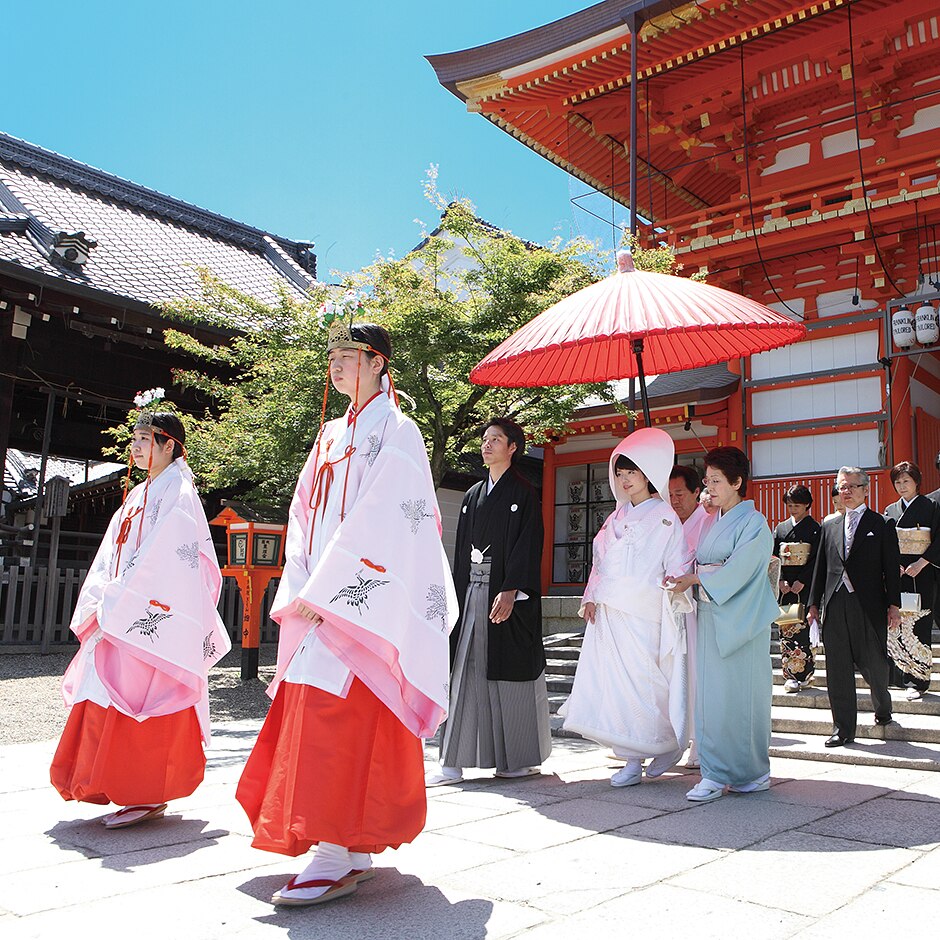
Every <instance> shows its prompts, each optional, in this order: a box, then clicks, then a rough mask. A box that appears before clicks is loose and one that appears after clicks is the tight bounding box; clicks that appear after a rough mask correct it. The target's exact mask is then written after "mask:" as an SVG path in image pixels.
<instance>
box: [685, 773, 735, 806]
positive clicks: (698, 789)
mask: <svg viewBox="0 0 940 940" xmlns="http://www.w3.org/2000/svg"><path fill="white" fill-rule="evenodd" d="M724 795H725V788H724V785H723V784H721V783H716V782H715V781H714V780H709V779H708V778H707V777H702V779H701V780H699V782H698V783H697V784H695V786H694V787H692V789H691V790H689V792H688V793H686V795H685V798H686V799H687V800H689V801H690V802H692V803H710V802H711V801H712V800H717V799H720V798H721V797H723V796H724Z"/></svg>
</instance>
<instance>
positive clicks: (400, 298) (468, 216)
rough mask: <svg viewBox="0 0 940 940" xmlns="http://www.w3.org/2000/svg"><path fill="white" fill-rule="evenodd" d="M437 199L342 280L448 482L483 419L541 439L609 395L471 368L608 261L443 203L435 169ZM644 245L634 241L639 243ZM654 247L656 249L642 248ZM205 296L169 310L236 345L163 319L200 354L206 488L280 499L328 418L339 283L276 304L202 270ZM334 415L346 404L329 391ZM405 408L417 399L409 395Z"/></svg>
mask: <svg viewBox="0 0 940 940" xmlns="http://www.w3.org/2000/svg"><path fill="white" fill-rule="evenodd" d="M427 189H428V196H429V199H430V200H431V202H432V204H433V205H434V207H435V208H436V209H437V210H438V211H439V212H441V222H440V225H439V227H438V228H437V229H435V230H434V231H433V232H431V233H430V234H426V235H425V237H424V238H423V240H422V242H421V244H420V245H419V246H418V247H417V248H416V249H414V250H413V251H412V252H410V253H409V254H408V255H406V256H405V257H404V258H401V259H396V258H379V259H378V260H376V262H375V263H373V264H372V265H370V266H369V267H367V268H365V269H364V270H362V271H360V272H358V273H357V274H355V275H351V276H349V277H347V278H344V279H343V284H342V288H344V289H345V288H348V287H354V288H357V289H361V290H363V291H365V293H366V295H367V298H368V299H367V302H366V308H367V310H366V316H365V319H369V320H373V321H375V322H379V323H382V324H383V325H384V326H386V327H387V328H388V330H389V332H390V333H391V335H392V338H393V344H394V350H393V359H392V371H393V375H394V377H395V382H396V385H397V387H398V388H399V389H400V390H402V391H404V392H407V393H408V395H409V396H411V397H412V398H413V399H414V401H415V403H416V408H415V409H414V410H413V411H411V412H409V414H410V415H411V416H412V417H413V418H414V420H415V421H416V422H417V424H418V426H419V427H420V429H421V431H422V433H423V435H424V438H425V442H426V444H427V448H428V454H429V457H430V461H431V468H432V473H433V476H434V480H435V483H436V484H439V483H440V482H441V480H442V478H443V476H444V473H445V472H446V471H447V470H448V469H467V468H468V467H469V462H468V457H469V455H470V454H474V453H477V452H478V442H479V431H480V428H481V425H482V424H483V423H484V422H485V421H486V420H488V419H489V418H491V417H493V416H496V415H507V416H509V417H511V418H513V419H514V420H515V421H517V422H519V423H520V424H521V425H522V426H523V427H524V428H526V430H527V431H528V433H529V435H530V438H531V439H532V441H533V442H534V443H536V444H537V443H540V442H542V441H544V440H545V439H546V437H547V436H548V435H551V434H552V433H553V432H559V431H562V430H563V429H564V427H565V424H566V422H567V421H568V419H569V418H570V416H571V413H572V412H573V411H574V409H575V408H576V407H577V406H578V405H579V404H580V403H581V402H583V401H584V400H585V399H586V398H588V397H589V396H593V397H595V398H598V399H600V400H606V401H611V402H612V401H613V398H612V395H611V392H610V389H609V387H608V385H607V384H606V383H601V384H594V385H577V386H562V387H552V388H527V389H500V388H487V387H484V386H478V385H473V384H471V383H470V381H469V378H468V376H469V373H470V370H471V369H472V368H473V366H474V365H476V363H477V362H479V361H480V359H482V358H483V357H484V356H485V355H486V354H487V353H488V352H490V351H491V350H492V349H493V348H494V347H495V346H497V345H498V344H499V343H500V342H502V341H503V340H504V339H506V338H507V337H508V336H510V335H511V334H512V333H513V332H514V331H515V330H517V329H518V328H519V327H521V326H522V325H523V324H525V323H527V322H528V321H529V320H531V319H532V318H533V317H535V316H536V315H537V314H539V313H541V312H542V311H543V310H545V309H546V308H548V307H549V306H551V305H552V304H554V303H556V302H557V301H558V300H560V299H562V298H563V297H565V296H567V295H569V294H571V293H573V292H574V291H577V290H579V289H581V288H582V287H585V286H587V285H588V284H590V283H592V282H594V281H595V280H597V279H598V278H599V277H601V276H602V275H603V274H605V273H606V271H604V270H602V262H601V259H600V258H599V257H598V255H597V254H596V253H595V252H594V250H593V247H592V246H590V245H589V244H587V243H584V242H574V243H569V244H565V245H562V244H560V243H553V244H552V245H550V246H547V247H545V246H540V245H533V244H531V243H528V242H524V241H522V240H521V239H519V238H517V237H516V236H514V235H513V234H511V233H509V232H506V231H502V230H500V229H497V228H494V227H493V226H490V225H488V224H487V223H485V222H483V221H481V220H480V219H479V218H477V217H476V215H475V213H474V210H473V207H472V205H470V203H468V202H466V201H458V202H451V203H449V204H447V203H445V202H444V201H443V200H442V199H441V197H440V196H439V194H438V193H437V191H436V189H435V187H434V178H433V172H432V173H431V174H430V176H429V184H428V187H427ZM635 247H636V246H635ZM647 254H650V255H651V256H650V257H645V255H647ZM638 255H639V257H637V266H638V267H642V268H646V269H647V270H649V269H654V270H666V269H667V268H669V269H670V273H672V272H674V271H675V258H674V257H673V256H672V254H671V252H670V251H669V250H668V249H652V250H647V251H644V250H643V249H638ZM201 277H202V284H203V298H202V299H201V300H200V301H192V300H188V301H180V302H178V303H173V304H170V305H168V306H167V309H166V312H167V313H168V314H169V315H170V316H172V317H176V318H178V319H180V320H183V321H184V322H186V323H189V324H194V325H202V326H214V327H224V328H226V329H228V330H234V331H235V332H234V335H233V336H232V338H231V340H230V342H228V343H226V344H221V345H217V346H210V345H206V344H204V343H201V342H200V341H199V340H197V339H196V338H195V337H194V336H192V335H191V334H189V333H187V332H186V331H184V330H175V329H171V330H167V332H166V341H167V344H168V345H170V346H172V347H174V348H176V349H180V350H184V351H186V352H188V353H189V354H191V355H192V356H194V357H195V359H196V360H197V363H198V365H197V366H196V367H194V368H192V369H187V370H181V371H178V372H177V373H176V376H175V377H176V380H177V381H178V382H179V383H180V384H182V385H183V386H185V387H188V388H190V389H195V390H196V391H197V392H199V393H201V395H203V396H205V399H206V401H207V403H208V404H207V407H206V411H205V414H204V415H202V416H197V417H196V418H195V419H191V420H190V421H188V422H187V427H188V431H187V433H188V434H189V435H190V448H189V450H190V453H191V455H192V456H191V461H192V463H193V465H194V468H195V469H196V471H197V473H198V475H199V477H200V480H201V481H202V483H203V485H206V486H209V487H211V488H215V489H225V488H229V489H231V488H238V489H239V490H241V491H242V492H243V493H244V495H245V496H247V497H248V498H252V499H259V500H263V501H265V502H275V503H284V502H285V501H286V500H287V499H289V497H290V493H291V491H292V489H293V486H294V482H295V480H296V478H297V474H298V472H299V470H300V467H301V465H302V464H303V461H304V459H305V457H306V454H307V452H308V450H309V448H310V446H311V443H312V441H313V438H314V435H315V434H316V431H317V428H318V427H319V423H320V413H321V406H322V401H323V391H324V382H325V377H326V356H325V352H324V345H325V338H326V337H325V330H324V329H323V327H322V326H321V324H320V322H319V319H318V317H317V308H318V306H319V304H320V302H321V301H322V300H323V299H324V297H326V296H328V295H329V293H330V291H331V290H332V288H327V287H321V288H318V289H317V290H316V291H314V292H313V293H312V295H311V296H310V298H309V299H307V300H306V301H304V302H299V301H298V300H297V299H295V298H294V297H293V296H291V295H289V294H288V293H287V291H286V290H285V291H283V292H282V294H281V298H280V302H279V303H278V304H277V305H276V306H274V307H268V306H265V305H264V304H261V303H259V302H258V301H256V300H254V299H252V298H250V297H248V296H247V295H245V294H242V293H240V292H239V291H237V290H234V289H233V288H231V287H230V286H228V285H226V284H224V283H222V282H221V281H219V280H218V279H217V278H215V277H214V276H212V275H211V274H210V273H209V272H207V271H203V272H201ZM330 403H331V404H330V413H329V414H328V417H331V416H335V415H336V414H339V413H341V411H342V409H344V408H345V406H346V401H345V399H342V398H341V396H339V395H338V394H337V393H336V392H332V393H331V395H330ZM403 407H405V409H406V411H408V405H407V404H406V402H405V401H403Z"/></svg>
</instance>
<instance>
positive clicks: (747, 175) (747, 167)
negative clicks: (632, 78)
mask: <svg viewBox="0 0 940 940" xmlns="http://www.w3.org/2000/svg"><path fill="white" fill-rule="evenodd" d="M739 49H740V57H739V58H740V64H741V123H742V130H743V132H744V184H745V189H746V192H747V204H748V207H749V209H750V212H751V234H752V235H753V237H754V247H755V248H756V249H757V259H758V261H760V266H761V269H762V270H763V272H764V277H765V278H766V279H767V283H768V284H769V285H770V289H771V290H772V291H773V292H774V296H775V297H776V298H777V300H778V301H779V302H780V303H781V304H783V306H784V307H786V309H787V310H789V311H790V313H791V314H793V316H794V317H796V318H797V319H798V320H802V319H803V318H802V317H801V316H800V314H799V313H797V312H796V311H795V310H794V309H793V308H792V307H791V306H790V305H789V304H788V303H787V302H786V301H785V300H784V299H783V297H782V296H781V295H780V291H778V290H777V286H776V284H774V282H773V281H772V280H771V279H770V272H769V271H768V270H767V264H766V262H765V261H764V253H763V252H762V251H761V247H760V238H759V237H758V234H757V223H756V222H755V220H754V197H753V196H752V194H751V160H750V157H749V156H748V142H747V85H746V84H745V81H744V46H739Z"/></svg>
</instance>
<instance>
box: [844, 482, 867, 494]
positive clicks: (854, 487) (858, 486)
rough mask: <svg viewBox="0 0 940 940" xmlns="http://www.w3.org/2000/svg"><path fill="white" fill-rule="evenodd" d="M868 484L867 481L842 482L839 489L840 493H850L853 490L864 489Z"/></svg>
mask: <svg viewBox="0 0 940 940" xmlns="http://www.w3.org/2000/svg"><path fill="white" fill-rule="evenodd" d="M866 486H868V484H867V483H840V484H839V486H838V490H839V492H840V493H848V492H850V491H851V490H863V489H865V487H866Z"/></svg>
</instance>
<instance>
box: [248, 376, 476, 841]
mask: <svg viewBox="0 0 940 940" xmlns="http://www.w3.org/2000/svg"><path fill="white" fill-rule="evenodd" d="M383 381H384V380H383ZM385 387H386V388H387V385H386V386H385ZM347 474H348V475H347ZM440 533H441V524H440V513H439V510H438V506H437V499H436V496H435V492H434V486H433V482H432V479H431V472H430V466H429V464H428V458H427V451H426V448H425V445H424V441H423V440H422V437H421V433H420V431H419V430H418V428H417V426H416V425H415V424H414V422H413V421H411V420H410V419H409V418H407V417H405V415H403V414H402V412H401V410H400V409H399V408H398V407H397V406H396V405H395V404H394V403H393V402H392V400H391V399H390V398H389V396H388V395H387V394H386V393H385V392H382V393H380V394H378V395H376V396H374V397H373V398H372V399H370V400H369V401H368V402H366V403H365V404H364V405H363V406H362V407H361V408H360V409H359V413H358V415H357V416H356V420H355V421H352V420H351V413H350V411H347V413H346V415H344V416H343V417H341V418H338V419H336V420H334V421H330V422H327V423H326V424H324V425H323V428H322V431H321V433H320V435H319V437H318V442H317V444H316V446H315V447H314V449H313V451H312V452H311V454H310V457H309V458H308V460H307V462H306V464H305V466H304V468H303V470H302V471H301V474H300V479H299V480H298V483H297V489H296V491H295V494H294V498H293V502H292V503H291V509H290V521H289V525H288V530H287V546H286V563H285V567H284V572H283V575H282V577H281V582H280V585H279V587H278V591H277V595H276V597H275V600H274V604H273V606H272V610H271V616H272V618H273V619H274V620H276V621H277V622H278V623H279V624H280V636H279V642H278V659H277V672H276V674H275V678H274V681H273V683H272V684H271V687H270V688H269V690H268V694H269V695H270V696H271V697H272V698H273V699H274V703H273V705H272V707H271V710H270V712H269V713H268V717H267V719H266V720H265V724H264V727H263V728H262V731H261V734H260V736H259V738H258V741H257V743H256V744H255V747H254V749H253V750H252V753H251V755H250V757H249V759H248V763H247V764H246V766H245V770H244V772H243V774H242V777H241V780H240V781H239V784H238V790H237V793H236V798H237V799H238V801H239V803H241V805H242V807H243V808H244V809H245V811H246V813H247V814H248V816H249V819H250V820H251V824H252V828H253V830H254V841H253V843H252V844H253V845H254V846H255V847H256V848H261V849H265V850H267V851H272V852H279V853H281V854H285V855H300V854H302V853H304V852H306V851H307V850H308V849H309V848H310V847H311V846H313V845H315V844H320V846H321V849H322V847H323V846H324V845H325V844H328V845H330V846H339V847H342V848H343V850H344V851H345V850H348V852H349V853H353V854H355V855H356V856H359V855H364V856H365V855H368V854H370V853H372V852H381V851H382V850H384V849H385V848H387V847H389V846H391V847H398V846H399V845H401V844H402V843H404V842H410V841H412V840H413V839H414V838H415V836H417V834H418V833H419V832H420V831H421V829H422V828H423V827H424V822H425V813H426V806H427V803H426V797H425V789H424V760H423V748H422V744H421V741H420V738H422V737H431V736H433V735H434V733H435V732H436V730H437V727H438V725H439V724H440V723H441V721H442V720H443V718H444V716H445V714H446V707H447V699H448V678H449V633H450V630H451V629H452V627H453V625H454V623H455V622H456V619H457V613H458V606H457V598H456V594H455V591H454V586H453V581H452V578H451V573H450V567H449V565H448V562H447V557H446V555H445V553H444V548H443V545H442V543H441V537H440ZM301 605H303V607H305V608H306V609H308V610H311V611H314V612H315V613H316V614H318V615H319V617H321V618H322V620H321V621H320V622H318V623H316V624H313V623H312V622H311V620H310V619H308V618H307V617H305V616H304V614H303V613H302V612H301V609H300V608H301Z"/></svg>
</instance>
